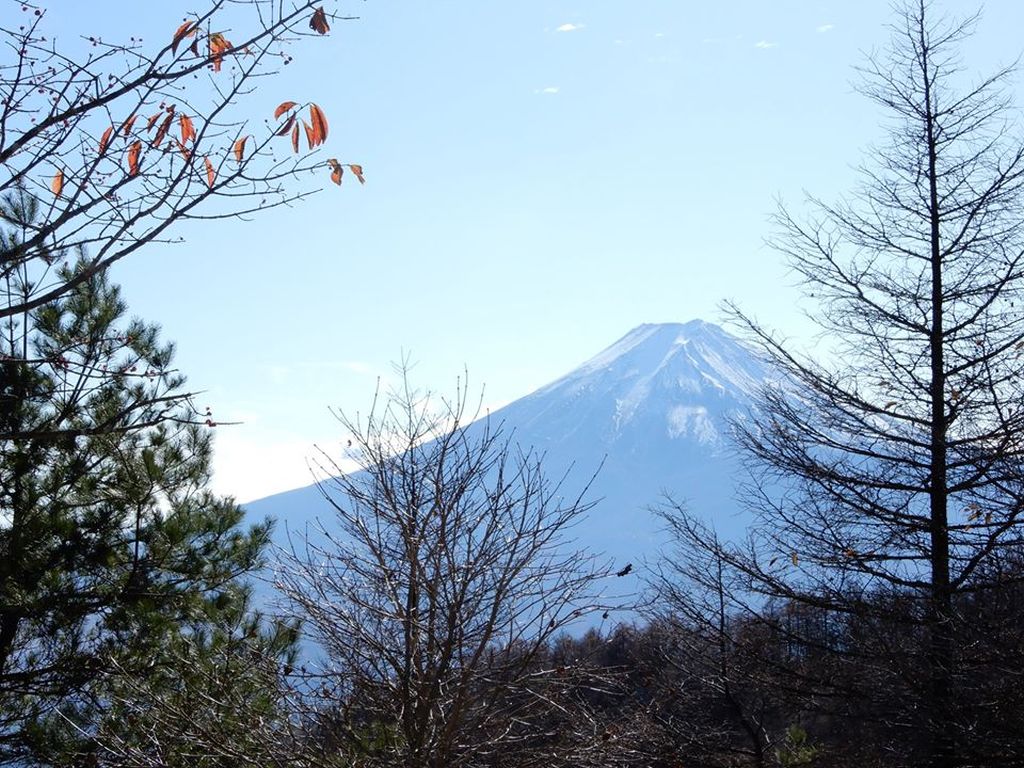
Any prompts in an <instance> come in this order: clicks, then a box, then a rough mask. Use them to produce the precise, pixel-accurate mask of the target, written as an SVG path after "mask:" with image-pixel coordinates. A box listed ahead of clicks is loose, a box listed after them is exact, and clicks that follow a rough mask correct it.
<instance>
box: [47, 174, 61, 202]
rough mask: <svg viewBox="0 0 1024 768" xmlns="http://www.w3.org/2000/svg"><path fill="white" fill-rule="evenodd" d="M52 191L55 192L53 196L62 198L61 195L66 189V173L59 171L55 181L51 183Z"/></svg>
mask: <svg viewBox="0 0 1024 768" xmlns="http://www.w3.org/2000/svg"><path fill="white" fill-rule="evenodd" d="M50 189H52V190H53V194H55V195H56V196H57V197H60V193H61V191H63V189H64V171H57V173H55V174H54V176H53V181H51V182H50Z"/></svg>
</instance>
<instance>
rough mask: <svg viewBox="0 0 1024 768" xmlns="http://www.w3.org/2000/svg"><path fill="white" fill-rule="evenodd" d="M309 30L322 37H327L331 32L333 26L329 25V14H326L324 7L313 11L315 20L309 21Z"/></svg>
mask: <svg viewBox="0 0 1024 768" xmlns="http://www.w3.org/2000/svg"><path fill="white" fill-rule="evenodd" d="M309 28H310V29H312V30H313V31H314V32H317V33H318V34H321V35H326V34H327V33H328V32H330V31H331V25H330V24H328V23H327V14H326V13H324V8H323V6H320V7H319V8H317V9H316V10H315V11H313V18H311V19H310V20H309Z"/></svg>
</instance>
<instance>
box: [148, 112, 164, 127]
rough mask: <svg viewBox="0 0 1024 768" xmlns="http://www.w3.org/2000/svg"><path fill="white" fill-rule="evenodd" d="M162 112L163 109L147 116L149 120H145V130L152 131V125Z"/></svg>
mask: <svg viewBox="0 0 1024 768" xmlns="http://www.w3.org/2000/svg"><path fill="white" fill-rule="evenodd" d="M163 113H164V111H163V110H160V111H159V112H157V113H156V114H155V115H153V116H152V117H151V118H149V120H147V121H146V130H147V131H152V130H153V126H154V125H156V121H157V120H159V119H160V116H161V115H162V114H163Z"/></svg>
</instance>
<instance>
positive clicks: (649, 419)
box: [492, 320, 766, 480]
mask: <svg viewBox="0 0 1024 768" xmlns="http://www.w3.org/2000/svg"><path fill="white" fill-rule="evenodd" d="M765 377H766V370H765V369H764V367H763V365H761V363H760V362H759V361H758V360H757V358H756V357H754V355H753V354H752V353H751V352H750V350H749V349H747V348H746V347H745V346H744V345H743V344H742V343H741V342H740V341H739V340H738V339H736V338H735V337H734V336H731V335H730V334H728V333H726V332H725V331H723V330H722V329H721V328H719V327H718V326H717V325H713V324H711V323H707V322H704V321H703V320H693V321H691V322H689V323H662V324H648V325H641V326H639V327H637V328H634V329H633V330H632V331H630V332H629V333H627V334H626V335H625V336H623V337H622V338H621V339H619V340H618V341H617V342H615V343H614V344H612V345H611V346H610V347H608V348H607V349H605V350H604V351H602V352H600V353H598V354H597V355H595V356H594V357H592V358H590V359H589V360H587V361H586V362H584V363H583V364H582V365H580V366H579V367H578V368H576V369H575V370H573V371H571V372H570V373H568V374H566V375H565V376H563V377H562V378H560V379H557V380H556V381H554V382H552V383H551V384H548V385H547V386H544V387H541V388H540V389H538V390H537V391H536V392H534V393H532V394H530V395H527V396H526V397H524V398H522V399H521V400H517V401H516V402H514V403H511V404H510V405H508V406H506V407H505V408H502V409H501V410H499V411H497V412H495V413H494V414H493V415H492V419H497V420H499V421H504V422H505V423H506V424H507V425H512V426H514V427H515V428H516V431H517V434H518V435H519V439H520V441H521V442H531V443H532V444H533V445H535V446H536V447H538V448H539V447H541V446H547V447H549V448H550V447H553V446H557V445H569V444H572V443H574V442H576V439H575V438H577V437H581V436H582V437H585V438H586V439H587V440H588V441H591V442H592V441H595V440H596V441H597V442H599V443H600V444H601V445H603V446H605V447H606V448H608V449H612V448H613V447H615V446H622V447H628V448H629V450H631V451H638V450H639V451H643V452H646V451H645V450H644V447H645V446H655V445H658V446H661V445H662V444H663V443H664V442H665V441H666V440H669V441H681V442H685V443H687V444H689V446H690V447H694V448H695V447H697V446H700V447H701V450H703V451H705V452H710V453H715V452H718V451H720V450H722V449H723V448H724V447H725V445H726V442H727V441H726V439H725V438H726V432H727V429H728V427H727V421H728V418H729V417H730V416H731V415H733V414H735V413H736V412H741V411H745V410H746V409H747V408H748V407H749V404H750V402H751V399H752V397H753V396H754V395H755V394H756V391H757V388H758V387H759V386H760V385H761V383H762V382H763V381H764V380H765ZM524 436H528V437H530V438H532V440H529V441H526V440H523V437H524ZM537 438H542V439H541V440H537ZM576 455H577V457H578V458H582V456H581V455H580V454H576ZM665 479H666V480H669V479H670V478H669V477H666V478H665Z"/></svg>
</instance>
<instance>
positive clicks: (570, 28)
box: [555, 23, 583, 32]
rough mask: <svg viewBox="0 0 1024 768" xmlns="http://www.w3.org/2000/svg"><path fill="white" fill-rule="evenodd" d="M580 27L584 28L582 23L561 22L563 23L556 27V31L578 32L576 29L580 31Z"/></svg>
mask: <svg viewBox="0 0 1024 768" xmlns="http://www.w3.org/2000/svg"><path fill="white" fill-rule="evenodd" d="M580 29H583V25H582V24H569V23H566V24H561V25H559V26H557V27H555V32H576V31H578V30H580Z"/></svg>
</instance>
